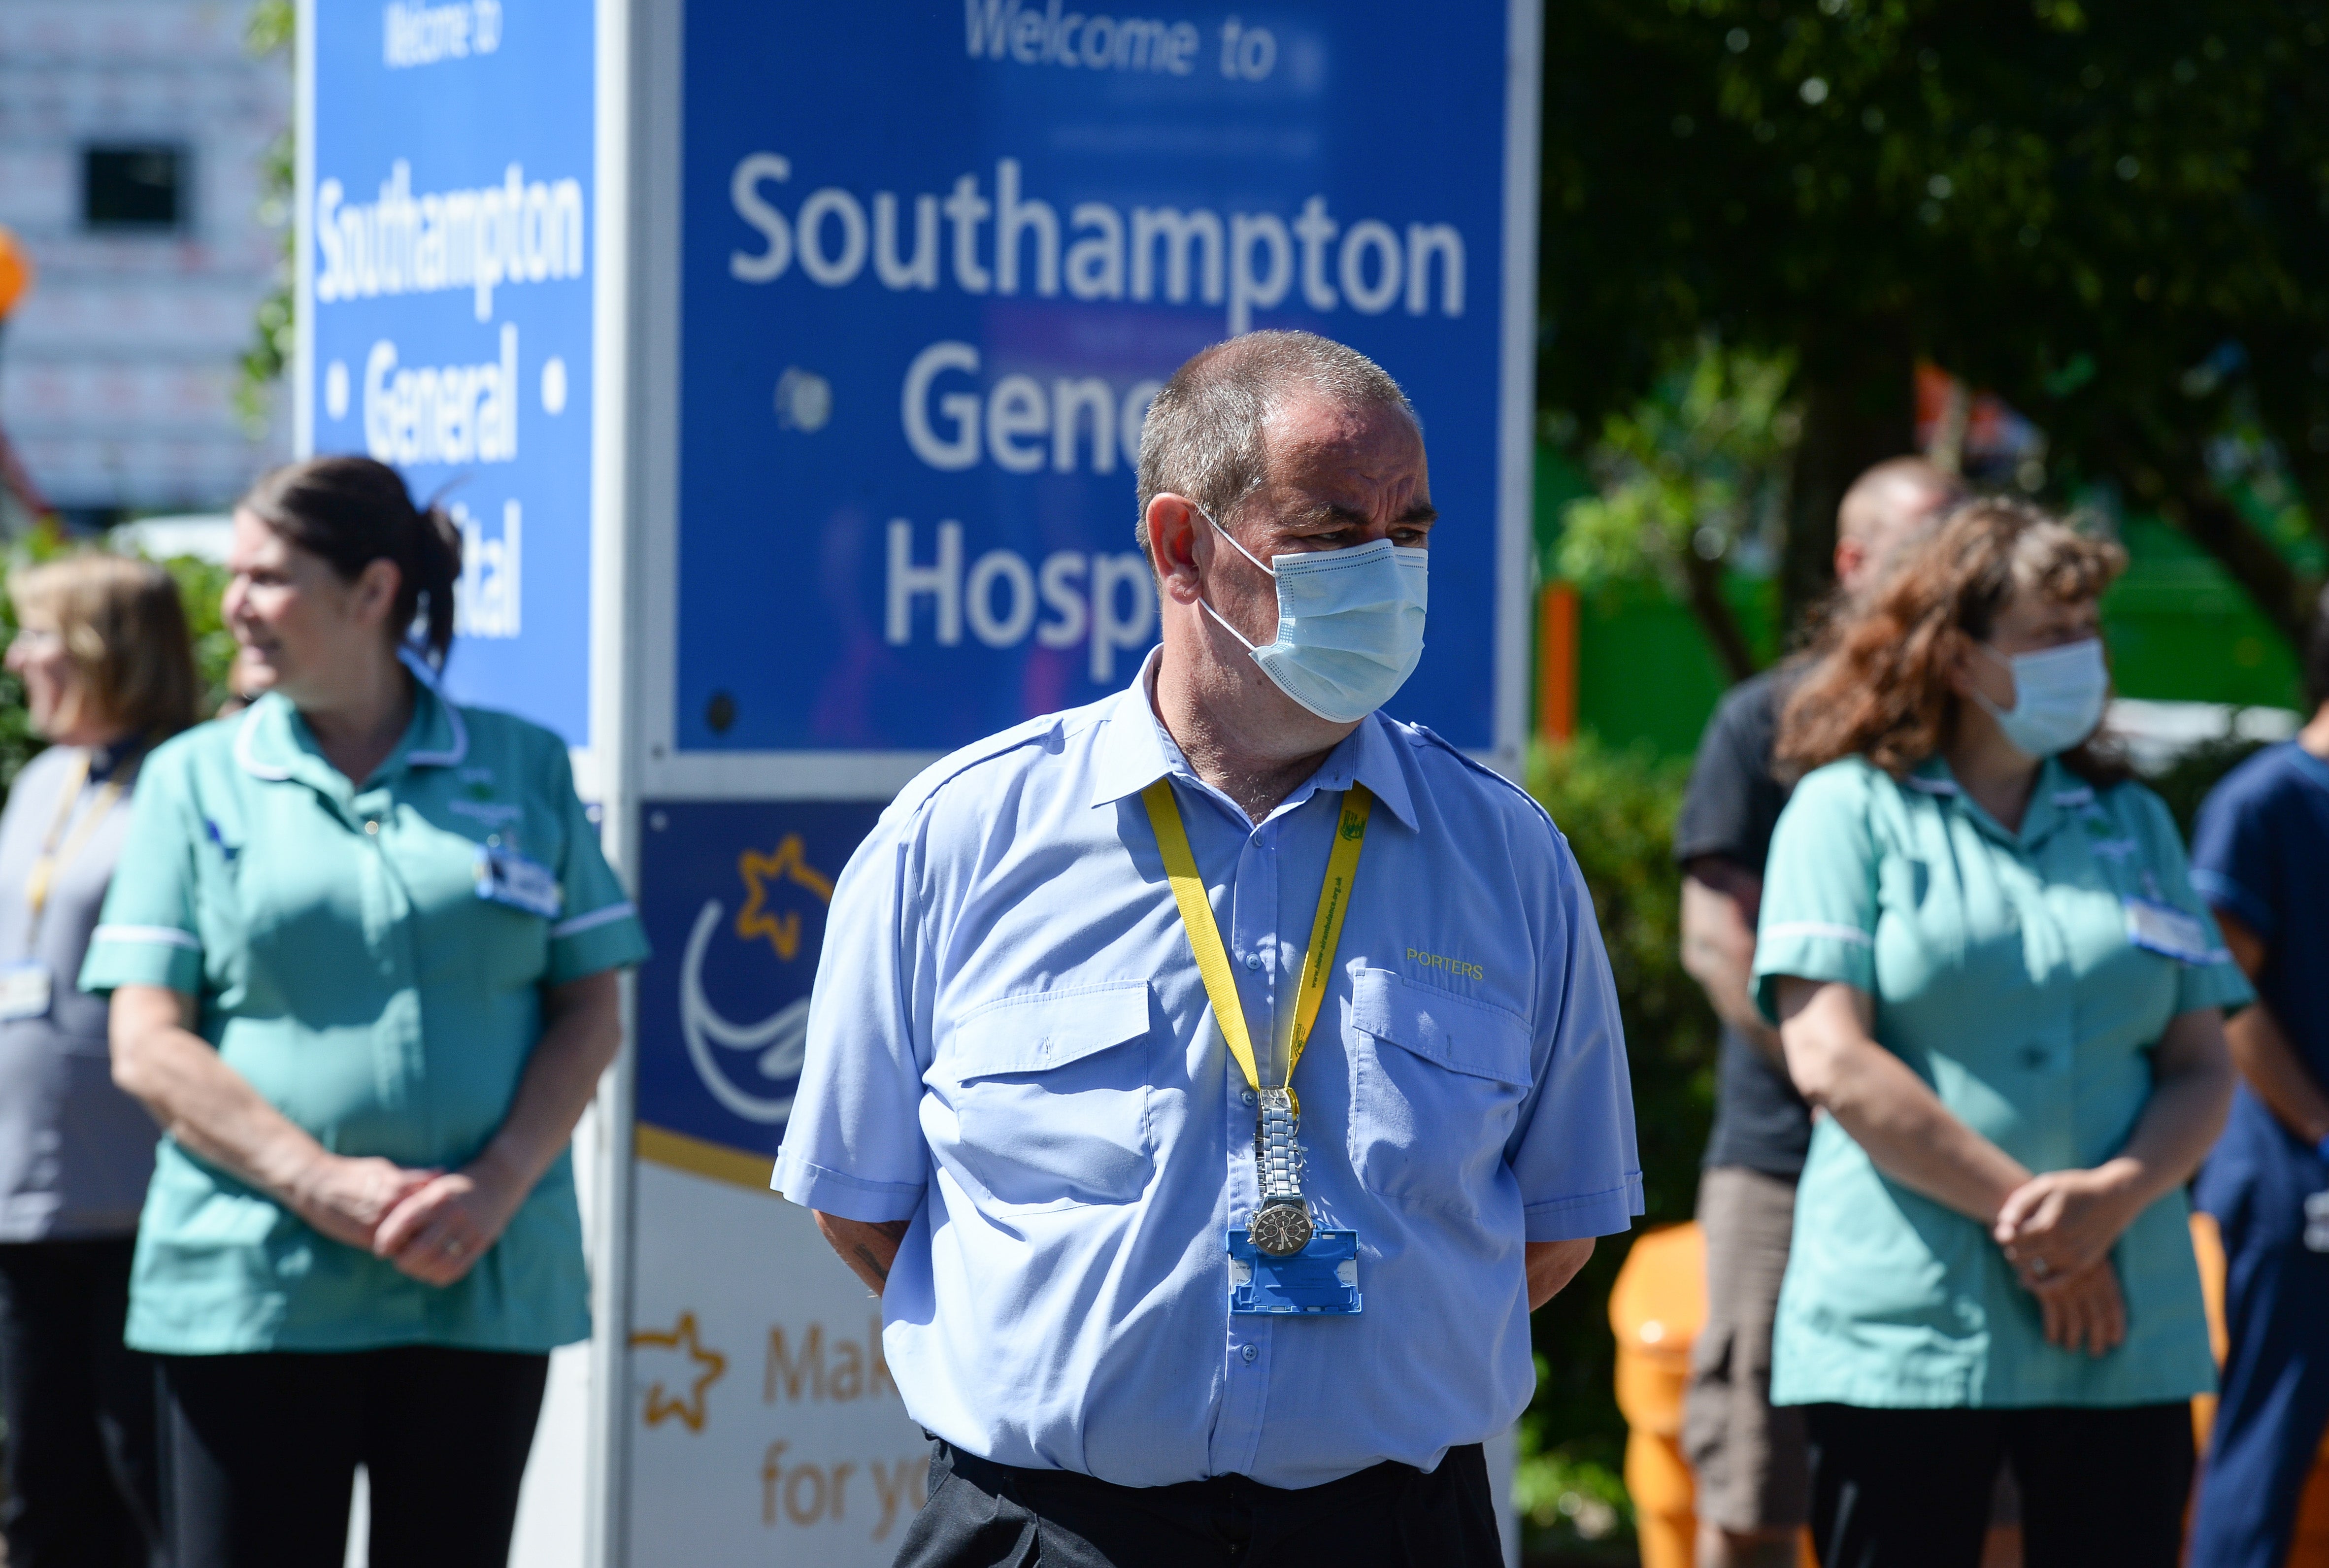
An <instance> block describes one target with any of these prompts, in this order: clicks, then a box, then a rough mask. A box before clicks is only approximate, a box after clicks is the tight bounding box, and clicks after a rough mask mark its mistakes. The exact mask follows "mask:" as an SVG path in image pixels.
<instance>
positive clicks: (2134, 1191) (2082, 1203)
mask: <svg viewBox="0 0 2329 1568" xmlns="http://www.w3.org/2000/svg"><path fill="white" fill-rule="evenodd" d="M2125 560H2126V558H2125V556H2124V554H2123V553H2121V552H2120V551H2119V550H2118V549H2117V547H2116V546H2115V545H2111V544H2108V543H2103V542H2100V541H2098V540H2094V539H2090V538H2088V537H2086V536H2084V535H2082V534H2079V533H2077V532H2075V531H2073V530H2072V529H2070V528H2069V527H2067V526H2065V525H2064V524H2061V523H2059V522H2057V521H2055V520H2053V519H2051V518H2050V517H2048V516H2046V515H2044V514H2042V513H2041V512H2039V511H2037V510H2036V509H2034V508H2032V507H2029V506H2026V505H2020V504H2017V503H2011V502H1999V501H1985V502H1978V503H1975V504H1974V505H1970V506H1968V507H1966V508H1964V509H1963V510H1961V511H1960V512H1958V513H1957V515H1955V516H1954V517H1953V518H1951V519H1950V521H1949V522H1948V523H1947V524H1946V525H1945V526H1944V527H1943V528H1942V529H1941V530H1940V531H1939V532H1938V534H1936V535H1935V536H1934V537H1933V538H1932V539H1931V540H1930V541H1928V543H1926V544H1924V545H1923V546H1921V547H1919V549H1918V551H1917V552H1916V553H1915V554H1914V555H1912V556H1911V557H1909V559H1907V560H1905V561H1904V562H1901V563H1900V566H1899V568H1898V569H1897V575H1896V576H1895V577H1894V579H1893V580H1892V581H1891V585H1890V586H1889V587H1888V588H1886V589H1885V590H1881V591H1880V592H1879V593H1878V594H1876V595H1875V596H1873V598H1872V600H1870V601H1869V602H1868V603H1867V604H1866V605H1865V606H1864V607H1863V608H1862V609H1858V610H1856V611H1855V612H1853V614H1852V615H1850V616H1849V617H1847V618H1846V619H1843V620H1842V621H1841V622H1839V623H1838V624H1837V625H1835V626H1834V628H1831V630H1830V632H1829V635H1828V638H1827V641H1826V644H1825V648H1824V649H1823V651H1822V654H1821V656H1820V659H1819V662H1818V664H1817V665H1816V666H1815V668H1814V669H1813V671H1812V672H1811V673H1810V674H1809V675H1807V676H1806V678H1805V680H1804V681H1803V683H1802V684H1801V685H1799V686H1798V687H1797V689H1796V694H1795V696H1794V698H1793V699H1792V700H1791V701H1790V703H1789V704H1788V706H1787V713H1786V714H1785V716H1784V718H1783V719H1782V722H1781V729H1780V737H1779V746H1778V751H1779V755H1780V756H1781V758H1782V759H1784V760H1790V761H1792V762H1793V763H1794V764H1795V765H1796V766H1798V767H1803V768H1806V769H1809V770H1811V771H1810V772H1809V773H1808V776H1807V777H1806V778H1805V779H1804V780H1803V782H1802V783H1801V784H1800V785H1799V786H1798V787H1797V788H1796V792H1795V795H1794V798H1792V800H1791V801H1790V802H1789V804H1788V806H1787V812H1786V814H1785V815H1784V816H1783V817H1781V818H1780V819H1779V826H1778V829H1777V835H1776V836H1775V837H1774V839H1773V842H1772V848H1771V859H1770V863H1769V865H1768V868H1767V872H1766V878H1765V883H1764V893H1763V905H1762V912H1761V925H1760V929H1759V933H1758V938H1757V947H1756V957H1755V977H1756V991H1757V1001H1758V1004H1759V1006H1760V1007H1761V1008H1762V1010H1763V1012H1764V1013H1765V1015H1767V1016H1768V1017H1769V1018H1770V1019H1771V1020H1772V1022H1773V1023H1775V1024H1776V1025H1778V1027H1779V1031H1780V1035H1781V1039H1782V1042H1783V1043H1784V1044H1785V1046H1786V1049H1787V1065H1788V1068H1789V1071H1790V1072H1791V1073H1792V1074H1793V1075H1794V1077H1795V1080H1796V1084H1797V1086H1798V1087H1799V1088H1800V1089H1801V1090H1802V1091H1803V1092H1804V1094H1805V1095H1806V1098H1808V1099H1809V1100H1811V1101H1812V1103H1813V1104H1814V1105H1815V1106H1816V1107H1818V1108H1820V1109H1821V1110H1824V1111H1825V1113H1826V1114H1825V1115H1824V1116H1823V1117H1822V1118H1821V1119H1820V1120H1819V1123H1818V1126H1817V1127H1816V1129H1815V1131H1814V1134H1813V1138H1812V1146H1811V1151H1810V1155H1809V1157H1808V1159H1807V1162H1806V1166H1805V1169H1804V1174H1803V1180H1802V1185H1801V1186H1800V1187H1799V1189H1798V1193H1797V1197H1796V1221H1795V1236H1794V1242H1793V1246H1792V1249H1791V1252H1790V1255H1789V1260H1788V1264H1787V1279H1786V1283H1785V1285H1784V1287H1783V1288H1782V1290H1781V1293H1780V1299H1779V1311H1778V1321H1777V1329H1776V1332H1775V1335H1774V1347H1773V1370H1772V1391H1771V1392H1772V1399H1773V1402H1774V1403H1781V1404H1797V1405H1803V1406H1806V1407H1807V1409H1806V1422H1807V1425H1808V1428H1809V1431H1810V1436H1811V1444H1812V1466H1813V1503H1812V1518H1813V1533H1814V1536H1815V1542H1816V1544H1817V1545H1818V1547H1819V1554H1820V1560H1821V1561H1822V1562H1823V1563H1829V1564H1850V1565H1853V1568H1874V1565H1882V1568H1896V1565H1901V1564H1934V1565H1936V1568H1940V1565H1944V1564H1948V1565H1962V1568H1973V1564H1974V1563H1976V1562H1977V1561H1978V1560H1979V1558H1980V1555H1981V1549H1982V1536H1983V1529H1984V1525H1985V1520H1986V1517H1987V1513H1988V1502H1989V1497H1990V1488H1991V1482H1992V1480H1993V1478H1994V1477H1995V1475H1996V1473H1997V1468H1998V1465H1999V1463H2000V1461H2001V1459H2003V1460H2004V1461H2006V1462H2010V1463H2011V1464H2012V1465H2013V1468H2014V1472H2015V1476H2016V1478H2017V1479H2018V1480H2019V1482H2020V1483H2021V1490H2022V1497H2023V1532H2024V1548H2025V1561H2026V1562H2027V1563H2029V1564H2030V1568H2051V1565H2054V1564H2070V1563H2114V1564H2123V1565H2129V1568H2140V1565H2156V1568H2172V1565H2173V1563H2175V1561H2176V1556H2177V1552H2178V1548H2179V1544H2180V1539H2181V1535H2182V1522H2183V1508H2184V1500H2185V1497H2186V1496H2187V1494H2188V1492H2189V1488H2190V1482H2191V1474H2192V1424H2191V1416H2190V1413H2189V1408H2188V1401H2189V1399H2190V1398H2191V1396H2192V1394H2194V1393H2204V1392H2207V1391H2208V1390H2209V1389H2210V1388H2211V1387H2212V1386H2213V1368H2212V1365H2211V1361H2210V1356H2209V1349H2208V1336H2207V1327H2206V1323H2205V1319H2204V1318H2203V1316H2202V1308H2201V1297H2200V1283H2199V1279H2198V1274H2197V1270H2195V1268H2194V1266H2193V1263H2192V1245H2191V1240H2190V1236H2189V1233H2188V1229H2187V1226H2188V1217H2189V1215H2188V1210H2187V1208H2186V1205H2185V1203H2184V1198H2183V1184H2184V1183H2185V1182H2186V1181H2187V1180H2188V1179H2189V1178H2190V1176H2191V1175H2192V1171H2193V1169H2194V1168H2195V1167H2197V1166H2198V1165H2199V1163H2200V1160H2201V1159H2202V1157H2203V1156H2204V1155H2205V1154H2206V1152H2207V1150H2208V1148H2209V1145H2210V1144H2211V1142H2212V1141H2213V1140H2214V1138H2215V1135H2216V1132H2217V1130H2218V1129H2219V1128H2220V1127H2221V1125H2222V1122H2223V1117H2224V1111H2225V1107H2226V1104H2227V1102H2228V1100H2229V1098H2230V1087H2231V1072H2230V1062H2229V1058H2228V1056H2227V1053H2226V1051H2225V1046H2224V1041H2223V1030H2222V1010H2223V1009H2224V1008H2225V1007H2227V1006H2239V1005H2240V1004H2242V1003H2245V1002H2246V1001H2247V1000H2248V999H2249V989H2248V986H2247V984H2246V982H2245V981H2244V980H2243V979H2242V978H2241V977H2240V973H2239V969H2238V968H2237V967H2236V966H2235V965H2233V964H2232V963H2231V962H2230V958H2229V955H2227V954H2226V953H2225V951H2224V949H2223V943H2222V942H2221V940H2220V938H2219V936H2218V934H2217V930H2216V927H2215V924H2214V922H2213V921H2211V919H2210V917H2209V914H2208V912H2207V910H2206V907H2205V906H2204V905H2203V904H2202V902H2201V901H2200V900H2199V899H2198V897H2196V896H2195V895H2194V893H2192V886H2191V882H2190V878H2189V876H2188V874H2187V870H2186V864H2185V860H2184V855H2183V844H2182V842H2181V840H2180V839H2179V838H2178V836H2177V835H2176V830H2175V827H2174V824H2173V821H2172V820H2171V819H2170V818H2169V817H2168V814H2167V811H2166V808H2164V806H2163V805H2162V804H2161V803H2160V801H2159V799H2158V798H2157V797H2156V796H2155V795H2153V794H2152V793H2151V792H2150V791H2149V790H2147V789H2144V788H2143V787H2142V786H2141V785H2139V784H2137V783H2135V782H2134V781H2133V780H2132V779H2130V778H2129V777H2128V774H2127V770H2126V767H2125V765H2124V763H2123V762H2121V761H2119V760H2117V758H2116V757H2115V756H2114V755H2113V754H2112V752H2111V751H2109V749H2108V748H2107V744H2106V743H2104V742H2102V741H2098V736H2097V732H2098V726H2099V724H2100V722H2101V719H2102V715H2103V709H2104V705H2105V703H2106V701H2107V697H2108V694H2109V675H2108V672H2107V668H2106V667H2105V664H2104V660H2103V652H2102V644H2101V641H2100V639H2099V637H2098V600H2100V597H2101V594H2102V591H2103V590H2104V589H2105V588H2106V587H2107V586H2108V585H2109V583H2110V581H2111V580H2112V579H2113V578H2115V577H2116V576H2117V574H2118V572H2119V571H2120V570H2121V569H2122V568H2123V566H2124V565H2125Z"/></svg>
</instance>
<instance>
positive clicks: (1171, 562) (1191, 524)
mask: <svg viewBox="0 0 2329 1568" xmlns="http://www.w3.org/2000/svg"><path fill="white" fill-rule="evenodd" d="M1146 521H1147V524H1148V564H1149V566H1150V568H1151V569H1152V570H1153V571H1155V573H1156V581H1157V583H1158V585H1159V587H1160V589H1161V590H1162V591H1163V592H1165V593H1166V594H1169V595H1171V596H1172V598H1173V599H1174V601H1175V602H1177V603H1181V604H1194V603H1196V602H1197V600H1198V598H1199V596H1200V595H1201V594H1202V593H1203V591H1204V588H1203V582H1202V562H1200V561H1199V560H1198V557H1197V552H1198V549H1199V545H1198V543H1197V534H1198V533H1199V531H1200V530H1201V529H1202V527H1203V525H1204V519H1203V518H1202V516H1200V515H1198V512H1197V508H1196V507H1195V506H1194V505H1192V504H1191V503H1190V501H1189V498H1188V497H1187V496H1175V495H1174V494H1173V493H1172V492H1171V491H1169V490H1167V491H1165V492H1164V493H1162V494H1160V495H1158V496H1156V497H1155V499H1154V500H1152V501H1150V502H1149V503H1148V514H1147V519H1146Z"/></svg>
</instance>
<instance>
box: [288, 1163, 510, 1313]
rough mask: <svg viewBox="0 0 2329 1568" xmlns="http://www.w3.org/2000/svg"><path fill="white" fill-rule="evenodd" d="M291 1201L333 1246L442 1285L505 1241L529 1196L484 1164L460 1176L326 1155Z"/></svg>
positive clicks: (297, 1186) (295, 1188)
mask: <svg viewBox="0 0 2329 1568" xmlns="http://www.w3.org/2000/svg"><path fill="white" fill-rule="evenodd" d="M289 1196H290V1199H291V1206H292V1208H293V1209H294V1211H295V1212H297V1214H298V1215H299V1217H300V1218H301V1219H303V1220H306V1222H307V1223H309V1224H311V1225H313V1226H315V1227H316V1229H317V1230H318V1231H321V1232H322V1233H324V1234H325V1235H327V1236H329V1237H331V1238H332V1239H333V1240H334V1241H336V1242H345V1243H347V1244H348V1245H349V1246H351V1247H362V1248H363V1249H364V1250H365V1251H367V1252H372V1254H374V1255H375V1256H377V1257H382V1258H385V1259H387V1260H388V1261H390V1262H391V1263H393V1264H394V1265H396V1267H397V1268H398V1269H399V1270H401V1271H402V1272H404V1273H406V1274H410V1276H411V1277H412V1278H414V1279H416V1280H421V1281H422V1282H424V1283H426V1284H430V1285H438V1286H444V1285H450V1284H452V1283H454V1282H455V1281H457V1280H459V1279H461V1278H462V1276H464V1275H466V1274H467V1273H468V1271H469V1270H471V1269H472V1268H474V1267H476V1261H477V1260H478V1258H480V1257H482V1256H483V1255H484V1254H485V1252H486V1250H487V1249H488V1248H490V1247H492V1245H493V1244H494V1243H495V1242H496V1241H498V1240H500V1238H501V1233H502V1230H503V1228H504V1226H506V1225H507V1224H508V1223H509V1220H510V1215H511V1214H514V1213H515V1212H516V1210H517V1205H518V1202H519V1200H520V1199H522V1198H523V1196H524V1194H523V1192H521V1191H518V1190H516V1184H515V1183H514V1182H510V1181H507V1180H504V1179H503V1178H501V1177H499V1176H497V1175H495V1173H493V1172H492V1171H491V1170H489V1169H488V1168H487V1167H486V1165H485V1164H484V1162H482V1161H481V1162H479V1163H478V1164H477V1165H474V1166H471V1167H468V1168H467V1169H464V1170H457V1171H441V1170H413V1169H410V1168H408V1167H403V1166H400V1165H398V1164H396V1163H395V1162H394V1161H393V1160H386V1159H381V1158H378V1157H372V1156H364V1157H346V1156H342V1155H330V1154H327V1155H324V1156H321V1157H319V1158H318V1159H317V1160H316V1163H315V1165H314V1166H313V1167H311V1168H310V1169H309V1170H308V1171H307V1172H306V1175H305V1176H304V1177H303V1179H301V1180H300V1181H298V1182H297V1183H295V1184H294V1185H293V1188H292V1191H291V1193H290V1195H289Z"/></svg>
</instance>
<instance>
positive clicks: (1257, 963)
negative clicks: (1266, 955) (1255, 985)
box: [1245, 953, 1261, 969]
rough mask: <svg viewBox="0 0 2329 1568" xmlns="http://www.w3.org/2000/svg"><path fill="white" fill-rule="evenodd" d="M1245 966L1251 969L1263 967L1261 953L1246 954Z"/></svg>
mask: <svg viewBox="0 0 2329 1568" xmlns="http://www.w3.org/2000/svg"><path fill="white" fill-rule="evenodd" d="M1245 967H1246V968H1249V969H1258V968H1261V955H1260V954H1259V953H1248V954H1247V955H1246V956H1245Z"/></svg>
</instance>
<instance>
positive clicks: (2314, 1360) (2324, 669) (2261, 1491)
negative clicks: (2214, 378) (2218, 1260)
mask: <svg viewBox="0 0 2329 1568" xmlns="http://www.w3.org/2000/svg"><path fill="white" fill-rule="evenodd" d="M2305 685H2306V688H2307V692H2308V694H2309V695H2310V697H2311V699H2312V702H2313V704H2314V711H2313V719H2312V722H2311V723H2308V724H2306V725H2305V727H2304V729H2303V730H2301V731H2299V732H2298V733H2297V735H2296V739H2295V740H2293V741H2287V742H2286V743H2284V744H2282V745H2277V746H2272V747H2268V748H2267V749H2266V750H2264V751H2259V752H2258V753H2257V755H2255V756H2254V757H2251V758H2249V760H2247V761H2246V762H2244V763H2242V764H2241V765H2240V766H2239V768H2237V769H2234V770H2232V772H2231V773H2230V774H2229V775H2227V776H2226V777H2225V779H2224V780H2223V782H2221V784H2219V785H2217V786H2216V789H2215V792H2214V793H2213V794H2211V795H2210V796H2209V797H2208V799H2207V803H2206V804H2205V805H2204V806H2202V808H2200V820H2199V824H2198V829H2197V831H2196V833H2195V834H2194V836H2193V843H2192V883H2193V885H2194V886H2196V887H2197V888H2198V889H2199V890H2200V892H2201V893H2202V896H2204V897H2205V898H2206V899H2207V900H2208V902H2210V903H2211V904H2212V905H2213V906H2214V908H2215V912H2216V921H2217V923H2218V924H2219V925H2220V926H2221V927H2222V928H2223V932H2224V942H2225V945H2226V946H2228V947H2229V948H2230V949H2231V950H2232V953H2233V956H2234V957H2236V958H2237V959H2239V963H2240V967H2241V968H2244V969H2246V970H2247V971H2248V973H2249V978H2251V979H2253V980H2254V981H2255V982H2256V988H2257V993H2258V1001H2257V1003H2256V1005H2255V1006H2250V1007H2249V1008H2248V1009H2246V1010H2245V1011H2243V1012H2241V1013H2240V1014H2239V1015H2237V1016H2235V1017H2234V1018H2233V1019H2232V1020H2231V1021H2230V1023H2229V1024H2227V1025H2225V1030H2224V1034H2225V1038H2226V1039H2227V1041H2228V1042H2229V1043H2230V1045H2231V1049H2232V1058H2233V1061H2234V1062H2235V1063H2237V1065H2238V1066H2239V1072H2240V1084H2239V1090H2238V1091H2237V1092H2236V1093H2235V1095H2234V1097H2233V1100H2232V1114H2231V1121H2230V1125H2229V1126H2227V1127H2226V1128H2225V1129H2224V1136H2223V1138H2222V1140H2221V1142H2219V1143H2218V1144H2217V1146H2216V1149H2215V1152H2214V1153H2213V1154H2212V1155H2211V1156H2210V1157H2209V1159H2208V1164H2207V1167H2206V1169H2205V1170H2203V1171H2202V1173H2201V1176H2200V1185H2199V1191H2198V1197H2199V1201H2200V1206H2201V1207H2202V1208H2203V1209H2206V1210H2207V1211H2208V1212H2209V1213H2210V1214H2213V1215H2215V1216H2216V1222H2217V1223H2218V1224H2219V1225H2220V1226H2221V1227H2222V1230H2223V1237H2224V1256H2225V1263H2226V1270H2225V1280H2224V1325H2225V1327H2226V1328H2227V1329H2228V1330H2229V1331H2230V1346H2229V1351H2228V1354H2227V1355H2226V1356H2225V1358H2224V1375H2223V1398H2222V1400H2221V1403H2219V1404H2218V1405H2217V1407H2216V1425H2215V1431H2214V1432H2213V1433H2212V1434H2211V1437H2210V1438H2209V1440H2208V1457H2207V1469H2206V1470H2205V1472H2204V1474H2203V1475H2202V1479H2201V1483H2200V1503H2199V1508H2198V1510H2197V1512H2196V1513H2195V1515H2194V1516H2193V1518H2192V1544H2191V1554H2190V1556H2189V1557H2188V1558H2187V1559H2186V1561H2187V1562H2188V1563H2189V1564H2190V1568H2280V1564H2281V1563H2283V1562H2284V1561H2286V1560H2287V1556H2288V1547H2289V1538H2290V1535H2292V1533H2293V1532H2294V1530H2295V1527H2296V1507H2297V1500H2298V1497H2299V1496H2300V1495H2301V1494H2302V1493H2303V1491H2304V1489H2305V1478H2307V1477H2308V1476H2310V1475H2311V1474H2312V1472H2313V1466H2314V1455H2315V1452H2316V1451H2317V1450H2319V1448H2320V1446H2321V1437H2322V1431H2323V1429H2324V1427H2329V596H2324V600H2323V601H2322V604H2321V606H2320V607H2318V608H2317V609H2315V614H2314V618H2313V630H2312V634H2311V637H2310V640H2309V644H2308V646H2307V647H2306V649H2305Z"/></svg>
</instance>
